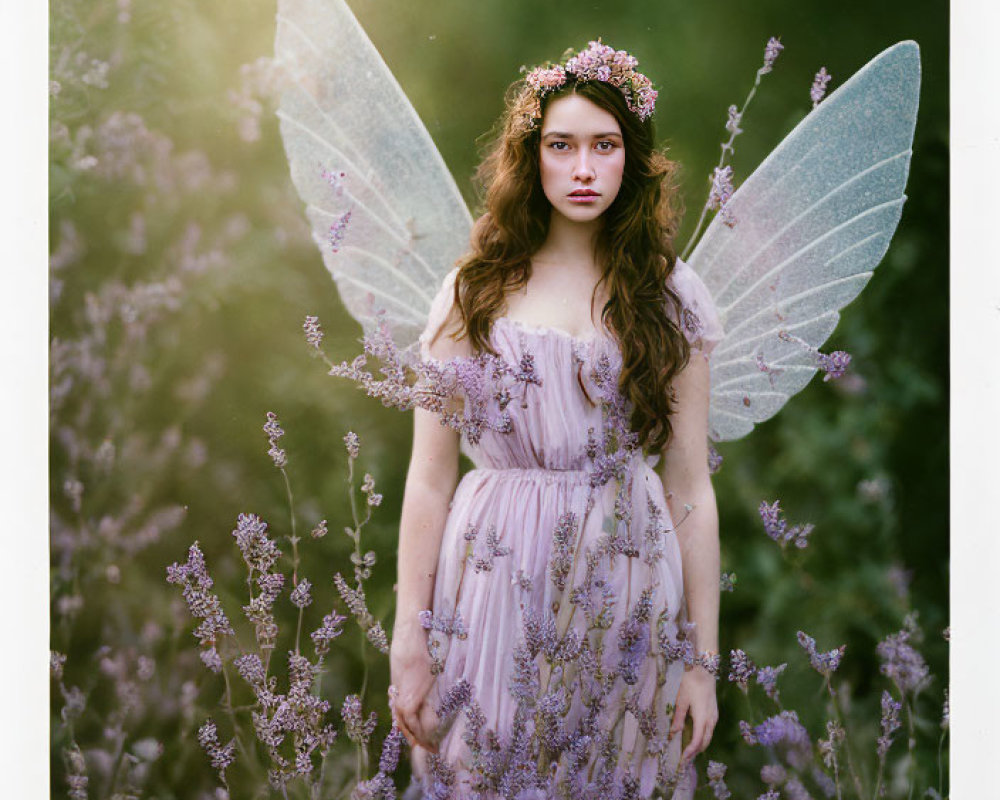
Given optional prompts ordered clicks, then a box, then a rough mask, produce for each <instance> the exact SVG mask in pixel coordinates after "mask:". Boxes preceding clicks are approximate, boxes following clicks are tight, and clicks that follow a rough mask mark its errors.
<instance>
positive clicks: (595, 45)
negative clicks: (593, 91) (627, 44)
mask: <svg viewBox="0 0 1000 800" xmlns="http://www.w3.org/2000/svg"><path fill="white" fill-rule="evenodd" d="M572 52H573V51H572V50H567V51H566V53H565V54H564V55H568V54H570V53H572ZM638 65H639V60H638V59H637V58H635V57H634V56H631V55H629V54H628V53H627V52H626V51H625V50H615V49H614V48H613V47H610V46H608V45H606V44H601V40H600V39H599V38H598V40H597V41H596V42H589V43H588V44H587V47H586V49H585V50H581V51H580V52H579V53H576V54H575V55H572V56H570V57H569V58H568V59H567V60H566V62H565V63H563V64H556V65H554V66H553V65H552V64H551V62H547V63H546V64H545V65H543V66H540V67H535V68H534V69H533V70H531V71H530V72H528V74H527V76H526V77H525V81H526V82H527V85H528V86H529V87H530V89H531V91H532V93H533V94H534V98H533V100H534V102H533V103H532V105H531V108H530V109H529V117H530V119H531V122H532V124H533V123H534V120H535V119H537V118H539V117H541V102H540V101H541V99H542V98H543V97H544V96H545V95H546V94H548V93H549V92H552V91H555V90H556V89H559V88H560V87H562V86H564V85H565V84H566V81H567V75H573V76H574V77H575V78H576V80H577V81H603V82H604V83H610V84H611V85H612V86H614V87H616V88H617V89H618V91H620V92H621V93H622V95H623V96H624V97H625V103H626V104H627V105H628V108H629V111H631V112H632V113H633V114H635V115H637V116H638V117H639V119H641V120H645V119H646V118H647V117H649V116H650V115H651V114H652V113H653V107H654V106H655V105H656V95H657V91H656V90H655V89H654V88H653V84H652V82H651V81H650V80H649V78H647V77H646V76H645V75H643V74H642V73H641V72H639V71H638V70H636V67H637V66H638ZM523 69H524V68H523V67H522V70H523Z"/></svg>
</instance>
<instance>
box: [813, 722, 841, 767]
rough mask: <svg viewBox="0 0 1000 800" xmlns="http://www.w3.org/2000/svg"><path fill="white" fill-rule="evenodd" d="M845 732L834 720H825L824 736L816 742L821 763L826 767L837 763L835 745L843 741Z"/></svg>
mask: <svg viewBox="0 0 1000 800" xmlns="http://www.w3.org/2000/svg"><path fill="white" fill-rule="evenodd" d="M845 736H846V733H845V732H844V729H843V728H842V727H841V726H840V723H839V722H837V721H836V720H827V723H826V738H825V739H820V740H819V741H818V742H817V745H819V752H820V755H822V756H823V764H824V765H825V766H826V767H827V769H830V768H832V767H833V766H834V765H835V764H836V763H837V746H838V745H839V744H840V743H841V742H842V741H844V738H845Z"/></svg>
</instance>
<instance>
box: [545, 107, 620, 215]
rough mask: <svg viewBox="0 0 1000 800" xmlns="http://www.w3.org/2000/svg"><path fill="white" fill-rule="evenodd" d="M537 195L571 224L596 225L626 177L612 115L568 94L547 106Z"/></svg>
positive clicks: (617, 132)
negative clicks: (540, 185)
mask: <svg viewBox="0 0 1000 800" xmlns="http://www.w3.org/2000/svg"><path fill="white" fill-rule="evenodd" d="M539 171H540V173H541V181H542V191H544V192H545V196H546V197H547V198H548V200H549V202H550V203H552V207H553V209H555V211H556V212H557V213H559V214H562V215H563V216H564V217H566V218H567V219H570V220H572V221H574V222H590V221H592V220H594V219H597V218H598V217H599V216H600V215H601V214H603V213H604V211H605V210H606V209H607V208H608V206H610V205H611V203H612V202H614V199H615V197H617V196H618V190H619V189H620V188H621V185H622V173H623V172H624V171H625V141H624V139H623V138H622V132H621V126H619V124H618V120H616V119H615V117H614V115H613V114H611V113H610V112H608V111H605V110H604V109H603V108H601V107H600V106H598V105H596V104H594V103H593V102H591V101H590V100H588V99H587V98H585V97H581V96H580V95H578V94H569V95H566V96H564V97H560V98H558V99H556V100H553V101H552V102H551V103H549V105H548V107H547V108H546V109H545V119H544V121H543V123H542V138H541V153H540V155H539Z"/></svg>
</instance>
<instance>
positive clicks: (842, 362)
mask: <svg viewBox="0 0 1000 800" xmlns="http://www.w3.org/2000/svg"><path fill="white" fill-rule="evenodd" d="M816 355H817V357H818V359H819V368H820V369H821V370H822V371H823V372H825V373H826V374H825V375H824V376H823V380H824V381H828V380H831V379H834V378H842V377H844V373H845V372H847V367H848V366H849V365H850V363H851V354H850V353H845V352H844V351H843V350H834V351H833V352H832V353H817V354H816Z"/></svg>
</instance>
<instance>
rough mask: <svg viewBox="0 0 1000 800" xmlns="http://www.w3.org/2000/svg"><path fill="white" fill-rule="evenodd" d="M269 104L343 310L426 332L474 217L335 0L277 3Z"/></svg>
mask: <svg viewBox="0 0 1000 800" xmlns="http://www.w3.org/2000/svg"><path fill="white" fill-rule="evenodd" d="M275 60H276V62H277V67H278V69H279V73H280V74H281V75H282V81H283V82H282V92H281V100H280V104H279V108H278V118H279V120H280V127H281V137H282V139H283V140H284V144H285V152H286V154H287V156H288V163H289V166H290V168H291V175H292V181H293V183H294V184H295V188H296V189H297V190H298V192H299V195H300V196H301V197H302V199H303V200H304V201H305V203H306V215H307V216H308V218H309V222H310V225H311V227H312V234H313V239H314V240H315V242H316V244H317V245H318V247H319V248H320V251H321V252H322V254H323V261H324V263H325V264H326V267H327V269H329V270H330V273H331V274H332V275H333V278H334V280H335V281H336V283H337V288H338V289H339V291H340V296H341V298H342V299H343V302H344V305H345V306H346V308H347V310H348V311H349V312H350V313H351V315H352V316H354V318H355V319H357V320H358V321H359V322H360V323H361V324H362V326H363V327H364V328H365V330H366V331H369V330H371V327H372V325H373V323H374V320H375V312H376V310H379V309H384V310H385V312H386V317H387V319H388V321H389V322H390V323H391V324H392V330H393V337H394V339H395V340H396V342H397V344H399V345H401V346H403V345H407V344H410V343H412V342H413V341H415V340H416V338H417V335H418V334H419V333H420V331H421V330H423V328H424V324H425V323H426V320H427V314H428V311H429V309H430V305H431V300H432V299H433V297H434V295H435V293H436V292H437V289H438V287H439V286H440V285H441V282H442V280H443V278H444V276H445V275H446V274H447V273H448V271H449V269H451V267H452V265H453V263H454V262H455V260H456V259H457V258H458V257H459V256H460V255H461V254H462V252H463V251H464V249H465V248H466V246H467V244H468V238H469V231H470V229H471V225H472V219H471V217H470V215H469V210H468V208H467V207H466V205H465V202H464V201H463V199H462V195H461V194H460V192H459V191H458V187H457V186H456V185H455V181H454V179H453V178H452V176H451V173H450V172H449V171H448V168H447V166H446V165H445V163H444V160H443V159H442V157H441V154H440V153H439V152H438V149H437V147H436V146H435V145H434V142H433V140H432V139H431V137H430V134H429V133H428V132H427V129H426V128H425V127H424V125H423V123H422V122H421V121H420V117H418V116H417V113H416V111H414V109H413V106H412V105H411V104H410V102H409V100H408V99H407V97H406V95H405V94H404V93H403V90H402V89H401V88H400V86H399V84H398V83H397V82H396V79H395V78H394V77H393V75H392V73H391V72H390V71H389V68H388V67H387V66H386V64H385V62H384V61H383V60H382V57H381V56H380V55H379V53H378V51H377V50H376V49H375V46H374V45H373V44H372V42H371V41H370V40H369V38H368V36H367V35H366V34H365V32H364V30H363V29H362V28H361V26H360V24H359V23H358V21H357V20H356V19H355V17H354V15H353V14H352V13H351V10H350V9H349V8H348V7H347V4H346V3H344V2H343V0H279V3H278V17H277V34H276V39H275Z"/></svg>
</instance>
